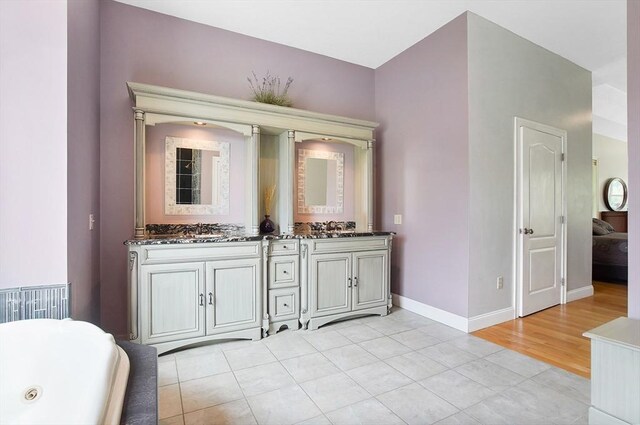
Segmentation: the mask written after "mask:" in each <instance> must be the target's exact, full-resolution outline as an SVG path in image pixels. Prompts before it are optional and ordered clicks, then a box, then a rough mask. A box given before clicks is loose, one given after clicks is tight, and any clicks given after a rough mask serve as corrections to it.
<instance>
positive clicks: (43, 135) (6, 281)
mask: <svg viewBox="0 0 640 425" xmlns="http://www.w3.org/2000/svg"><path fill="white" fill-rule="evenodd" d="M0 93H1V94H2V95H1V96H0V200H1V202H2V207H1V208H0V288H7V287H15V286H33V285H43V284H53V283H55V284H60V283H65V282H67V2H66V0H60V1H45V0H31V1H16V0H2V1H0Z"/></svg>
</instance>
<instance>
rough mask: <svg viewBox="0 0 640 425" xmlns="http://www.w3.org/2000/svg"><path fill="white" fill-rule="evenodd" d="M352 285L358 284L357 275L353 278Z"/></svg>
mask: <svg viewBox="0 0 640 425" xmlns="http://www.w3.org/2000/svg"><path fill="white" fill-rule="evenodd" d="M353 286H354V287H355V286H358V277H357V276H356V277H354V278H353Z"/></svg>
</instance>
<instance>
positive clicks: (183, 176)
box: [176, 148, 220, 205]
mask: <svg viewBox="0 0 640 425" xmlns="http://www.w3.org/2000/svg"><path fill="white" fill-rule="evenodd" d="M219 166H220V152H219V151H211V150H204V149H190V148H176V204H180V205H200V204H202V205H217V204H218V203H219V191H218V182H219V176H218V174H219V171H220V169H219Z"/></svg>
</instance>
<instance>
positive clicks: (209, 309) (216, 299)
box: [129, 241, 263, 353]
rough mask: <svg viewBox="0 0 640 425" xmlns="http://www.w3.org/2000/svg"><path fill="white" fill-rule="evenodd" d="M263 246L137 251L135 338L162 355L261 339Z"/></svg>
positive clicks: (133, 272)
mask: <svg viewBox="0 0 640 425" xmlns="http://www.w3.org/2000/svg"><path fill="white" fill-rule="evenodd" d="M261 244H262V242H260V241H257V242H235V243H227V242H220V243H198V244H171V245H169V244H168V245H131V246H130V247H129V255H130V265H131V271H130V272H131V276H130V290H131V300H130V303H131V305H130V309H131V312H132V313H131V317H130V323H131V330H130V332H131V335H130V338H131V339H132V340H134V341H137V342H140V343H142V344H151V345H155V346H156V347H157V348H158V352H160V353H162V352H164V351H168V350H172V349H174V348H178V347H180V346H183V345H187V344H192V343H197V342H202V341H207V340H215V339H225V338H251V339H260V337H261V333H262V305H263V303H262V300H263V298H262V296H263V295H262V294H263V288H262V279H261V276H262V261H261V255H260V253H261Z"/></svg>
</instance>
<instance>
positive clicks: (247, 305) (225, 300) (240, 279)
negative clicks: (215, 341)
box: [206, 258, 262, 334]
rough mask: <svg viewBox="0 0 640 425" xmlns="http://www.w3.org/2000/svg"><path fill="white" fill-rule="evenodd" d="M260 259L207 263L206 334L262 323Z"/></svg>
mask: <svg viewBox="0 0 640 425" xmlns="http://www.w3.org/2000/svg"><path fill="white" fill-rule="evenodd" d="M260 264H261V263H260V259H259V258H249V259H244V260H225V261H211V262H207V285H206V286H207V288H206V289H207V290H206V298H207V334H214V333H220V332H229V331H234V330H241V329H248V328H253V327H256V326H260V312H261V310H260V309H261V306H262V302H261V300H262V298H261V287H260V280H259V278H260V277H261V272H260V269H261V267H260Z"/></svg>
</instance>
